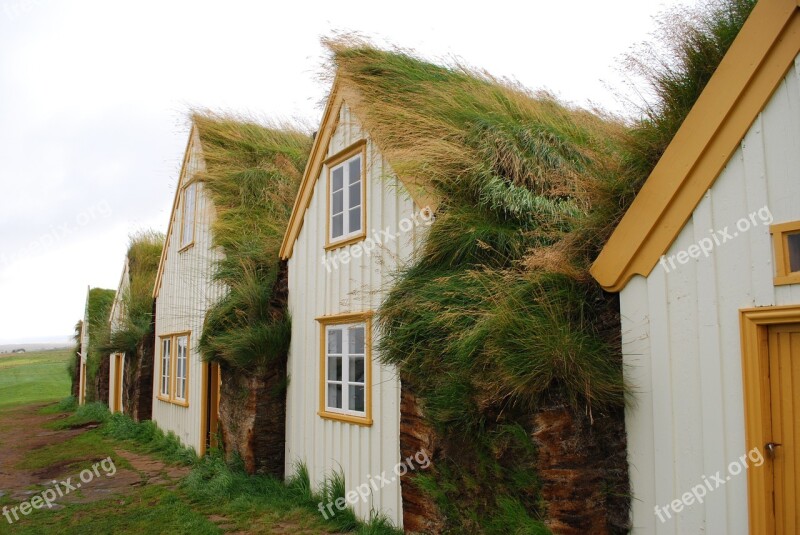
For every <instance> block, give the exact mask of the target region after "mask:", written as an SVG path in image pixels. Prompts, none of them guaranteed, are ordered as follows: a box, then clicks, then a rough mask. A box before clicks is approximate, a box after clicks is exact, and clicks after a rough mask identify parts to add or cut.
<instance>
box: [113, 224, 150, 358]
mask: <svg viewBox="0 0 800 535" xmlns="http://www.w3.org/2000/svg"><path fill="white" fill-rule="evenodd" d="M163 248H164V234H162V233H160V232H155V231H151V230H148V231H142V232H138V233H136V234H134V235H132V236H131V237H130V244H129V245H128V252H127V260H128V286H127V288H126V289H125V291H124V292H123V294H122V295H121V296H119V299H120V301H121V303H122V307H123V309H124V310H125V313H124V314H123V315H122V322H121V325H120V326H118V328H117V329H116V330H115V331H113V332H110V333H109V338H108V343H107V345H106V350H107V351H108V352H111V353H115V352H119V353H128V354H134V353H135V352H136V350H137V346H138V345H139V344H140V343H141V342H142V341H143V340H144V339H145V337H146V336H147V335H148V334H149V333H150V332H151V330H152V321H153V285H154V284H155V280H156V274H157V273H158V264H159V261H160V259H161V251H162V249H163Z"/></svg>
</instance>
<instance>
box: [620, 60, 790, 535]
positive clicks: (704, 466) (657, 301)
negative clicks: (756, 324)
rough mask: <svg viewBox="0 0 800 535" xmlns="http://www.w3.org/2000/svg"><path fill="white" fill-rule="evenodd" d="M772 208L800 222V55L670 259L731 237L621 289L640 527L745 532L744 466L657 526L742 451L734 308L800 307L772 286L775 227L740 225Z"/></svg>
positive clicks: (786, 290) (778, 218)
mask: <svg viewBox="0 0 800 535" xmlns="http://www.w3.org/2000/svg"><path fill="white" fill-rule="evenodd" d="M764 206H768V208H769V211H770V213H771V214H772V215H773V217H774V222H775V223H781V222H785V221H794V220H798V219H800V59H798V60H795V64H794V66H793V67H792V68H791V69H790V71H789V73H788V75H787V76H786V78H785V80H784V81H783V82H782V83H781V84H780V86H779V88H778V89H777V91H776V93H775V94H774V95H773V96H772V99H771V100H770V102H769V103H768V105H767V106H766V107H765V109H764V110H763V112H762V113H761V114H760V115H759V116H758V118H757V119H756V120H755V122H754V123H753V125H752V126H751V127H750V130H749V132H748V133H747V135H746V136H745V138H744V139H743V140H742V143H741V145H740V147H739V148H738V150H737V151H736V152H735V154H734V155H733V157H732V158H731V160H730V162H728V165H727V167H726V168H725V169H724V170H723V172H722V174H721V175H720V177H719V178H718V179H717V181H716V182H715V183H714V185H713V186H712V188H711V189H710V190H709V191H708V192H707V193H706V195H705V197H704V198H703V200H702V201H701V202H700V204H699V206H698V207H697V209H696V210H695V211H694V213H693V215H692V218H691V220H690V221H689V222H688V224H687V225H686V226H685V227H684V228H683V230H682V231H681V233H680V235H679V236H678V238H677V240H676V241H675V243H673V244H672V246H671V247H670V250H669V251H668V252H667V253H666V255H667V256H670V255H674V254H677V253H678V252H679V251H683V250H686V249H687V247H689V246H690V245H691V244H693V243H697V242H698V241H699V240H701V239H702V238H705V237H708V236H710V235H711V234H710V232H709V230H710V229H713V230H722V229H724V228H725V227H726V226H728V227H729V231H730V233H731V235H733V233H734V232H738V235H737V236H736V237H735V238H733V239H732V240H729V241H727V242H726V243H724V244H722V245H720V246H719V247H718V248H717V249H715V250H714V251H713V252H712V253H711V255H710V256H709V257H708V258H703V257H702V256H701V257H700V258H699V259H697V260H691V261H690V262H689V263H688V264H686V265H680V266H679V267H678V268H677V269H675V270H672V269H671V270H670V272H669V273H668V272H667V271H666V270H665V269H663V268H662V266H660V265H657V266H656V267H655V269H654V270H653V272H652V273H651V274H650V275H649V276H648V277H647V278H644V277H640V276H637V277H635V278H634V279H633V280H631V282H630V283H628V285H627V286H626V287H625V288H624V290H623V291H622V292H621V294H620V307H621V312H622V337H623V353H624V362H625V371H626V375H627V380H628V383H629V384H630V385H632V386H633V388H634V389H635V391H636V395H635V398H636V405H635V406H634V407H631V408H629V409H628V410H627V414H626V425H627V430H628V456H629V460H630V476H631V484H632V491H633V494H634V496H633V502H632V505H633V523H634V526H635V529H634V533H642V534H644V533H647V534H654V533H655V534H666V533H670V534H688V533H692V534H697V533H708V534H712V535H716V534H723V533H724V534H731V535H733V534H740V533H741V534H744V533H747V529H748V518H747V480H746V475H745V474H744V473H743V474H741V475H739V476H738V477H733V478H731V480H730V481H728V482H727V483H726V484H725V485H724V486H723V487H720V488H719V489H717V490H715V491H713V492H710V493H709V494H708V496H707V497H706V501H705V503H704V504H693V505H691V506H689V507H687V508H686V509H684V510H683V511H682V512H681V513H680V514H678V515H677V517H673V519H672V520H670V521H667V522H665V523H661V522H660V521H659V520H658V519H657V517H656V516H655V514H654V507H655V505H662V506H663V505H666V504H667V503H669V502H671V501H672V500H674V499H675V498H678V497H680V496H681V495H682V494H683V493H685V492H687V491H689V490H690V489H691V488H692V487H693V486H695V485H697V484H700V483H702V481H703V479H702V478H703V476H708V477H710V476H711V475H713V474H716V472H717V471H718V470H719V471H721V473H722V474H725V473H727V466H728V464H729V463H730V462H733V461H736V460H737V459H738V458H739V457H740V456H741V455H742V454H744V453H745V437H744V401H743V392H742V371H741V350H740V340H739V318H738V311H739V309H741V308H747V307H756V306H768V305H788V304H797V303H800V285H797V284H796V285H790V286H778V287H775V286H773V283H772V278H773V275H774V265H773V251H772V247H771V240H770V234H769V228H768V224H766V223H762V222H761V220H760V219H758V218H757V221H759V225H758V226H756V227H754V228H751V229H750V230H748V231H746V232H739V231H738V230H737V229H736V222H737V221H738V220H739V219H740V218H742V217H745V218H746V217H748V215H749V214H750V213H752V212H755V211H757V210H759V209H760V208H762V207H764Z"/></svg>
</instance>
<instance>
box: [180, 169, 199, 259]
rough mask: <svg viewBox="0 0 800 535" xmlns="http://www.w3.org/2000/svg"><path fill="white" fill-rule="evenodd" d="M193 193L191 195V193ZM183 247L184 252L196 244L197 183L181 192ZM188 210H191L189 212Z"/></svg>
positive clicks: (185, 187) (181, 247)
mask: <svg viewBox="0 0 800 535" xmlns="http://www.w3.org/2000/svg"><path fill="white" fill-rule="evenodd" d="M190 191H191V195H189V192H190ZM190 198H191V200H192V202H191V207H189V200H188V199H190ZM181 206H182V208H181V229H180V233H181V240H180V242H181V246H180V249H181V250H184V249H187V248H189V247H190V246H191V245H193V244H194V233H195V226H196V219H197V182H192V183H191V184H189V185H187V186H184V188H183V191H182V192H181ZM187 208H189V209H188V210H187Z"/></svg>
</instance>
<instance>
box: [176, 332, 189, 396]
mask: <svg viewBox="0 0 800 535" xmlns="http://www.w3.org/2000/svg"><path fill="white" fill-rule="evenodd" d="M174 340H175V396H174V399H176V400H178V401H186V390H187V387H188V386H189V384H188V378H189V370H188V365H189V335H188V334H182V335H179V336H176V337H175V338H174ZM181 343H182V345H181ZM181 351H183V354H181ZM181 361H183V362H181Z"/></svg>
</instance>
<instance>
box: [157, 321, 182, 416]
mask: <svg viewBox="0 0 800 535" xmlns="http://www.w3.org/2000/svg"><path fill="white" fill-rule="evenodd" d="M159 360H160V362H161V366H160V371H159V375H158V378H159V389H158V399H160V400H161V401H167V402H170V403H175V404H176V405H182V406H184V407H188V406H189V401H188V399H187V393H188V390H189V333H175V334H168V335H165V336H162V337H161V355H160V358H159Z"/></svg>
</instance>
